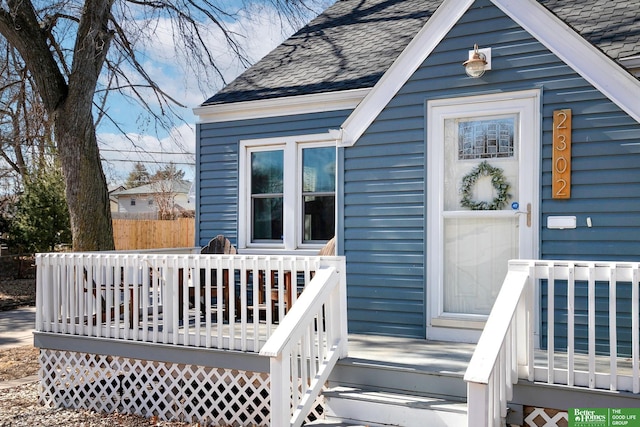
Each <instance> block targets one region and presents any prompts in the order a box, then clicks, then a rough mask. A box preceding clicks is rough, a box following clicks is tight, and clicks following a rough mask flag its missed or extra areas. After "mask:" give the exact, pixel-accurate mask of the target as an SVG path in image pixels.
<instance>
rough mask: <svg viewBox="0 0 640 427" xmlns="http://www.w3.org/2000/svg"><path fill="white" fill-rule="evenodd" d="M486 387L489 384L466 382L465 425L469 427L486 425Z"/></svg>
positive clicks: (487, 398)
mask: <svg viewBox="0 0 640 427" xmlns="http://www.w3.org/2000/svg"><path fill="white" fill-rule="evenodd" d="M488 388H489V386H488V385H486V384H480V383H473V382H468V383H467V425H468V426H469V427H481V426H486V425H487V414H488V413H489V391H488ZM483 423H484V424H483Z"/></svg>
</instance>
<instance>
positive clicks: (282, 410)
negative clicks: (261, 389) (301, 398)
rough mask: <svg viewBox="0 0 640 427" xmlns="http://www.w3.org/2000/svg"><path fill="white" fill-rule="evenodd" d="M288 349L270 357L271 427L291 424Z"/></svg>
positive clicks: (282, 426)
mask: <svg viewBox="0 0 640 427" xmlns="http://www.w3.org/2000/svg"><path fill="white" fill-rule="evenodd" d="M289 358H290V352H289V349H288V348H285V349H283V350H282V352H281V353H280V354H278V356H276V357H271V361H270V371H271V375H270V379H271V384H270V387H271V427H284V426H289V425H290V423H291V421H290V420H291V410H290V406H291V403H290V402H291V390H290V378H291V365H290V363H289Z"/></svg>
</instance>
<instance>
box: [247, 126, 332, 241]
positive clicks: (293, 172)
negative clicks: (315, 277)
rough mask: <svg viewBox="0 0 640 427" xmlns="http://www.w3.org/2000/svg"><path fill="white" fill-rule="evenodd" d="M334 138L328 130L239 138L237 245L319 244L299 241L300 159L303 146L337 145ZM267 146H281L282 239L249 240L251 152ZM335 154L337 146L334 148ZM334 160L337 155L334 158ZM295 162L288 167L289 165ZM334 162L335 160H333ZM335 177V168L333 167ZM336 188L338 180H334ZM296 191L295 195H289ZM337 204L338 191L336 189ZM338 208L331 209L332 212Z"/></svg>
mask: <svg viewBox="0 0 640 427" xmlns="http://www.w3.org/2000/svg"><path fill="white" fill-rule="evenodd" d="M336 145H337V140H336V138H335V137H332V136H331V135H330V134H329V133H325V134H311V135H297V136H285V137H277V138H260V139H247V140H241V141H240V151H239V154H238V163H239V164H238V168H239V182H238V184H239V191H238V249H240V250H243V251H244V252H245V253H248V252H250V251H251V250H252V249H259V250H260V251H261V252H264V251H265V250H268V251H272V250H273V251H294V250H310V251H311V253H313V252H315V251H317V250H318V249H320V248H321V247H322V244H303V243H302V237H303V236H302V230H301V228H300V225H301V224H302V208H301V206H302V182H301V180H300V177H301V176H302V163H301V153H302V149H304V148H312V147H336ZM266 149H283V150H284V171H283V186H284V187H283V192H284V198H283V218H282V222H283V225H282V227H283V234H284V239H283V242H282V243H267V242H259V243H256V242H252V241H251V226H252V222H251V186H250V185H249V183H250V182H251V163H250V160H249V157H250V153H251V152H255V151H258V150H266ZM336 155H337V150H336ZM336 160H337V159H336ZM292 164H294V165H296V166H295V167H288V165H292ZM336 164H337V162H336ZM336 179H337V171H336ZM336 190H337V183H336ZM291 194H295V197H291ZM336 208H337V191H336ZM336 213H337V212H334V215H335V214H336Z"/></svg>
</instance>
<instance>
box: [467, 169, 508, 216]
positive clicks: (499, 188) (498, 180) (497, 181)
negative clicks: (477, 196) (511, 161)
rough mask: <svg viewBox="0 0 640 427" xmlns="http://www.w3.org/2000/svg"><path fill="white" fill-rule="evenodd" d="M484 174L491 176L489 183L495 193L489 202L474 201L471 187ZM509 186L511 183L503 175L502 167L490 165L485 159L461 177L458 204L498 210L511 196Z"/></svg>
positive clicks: (475, 208)
mask: <svg viewBox="0 0 640 427" xmlns="http://www.w3.org/2000/svg"><path fill="white" fill-rule="evenodd" d="M484 176H490V177H491V184H492V185H493V188H494V189H495V190H496V193H497V195H496V197H494V199H493V200H492V201H491V202H485V201H476V200H473V198H472V193H473V187H474V186H475V185H476V182H477V181H478V179H479V178H481V177H484ZM510 188H511V185H510V184H509V183H508V182H507V180H506V178H505V177H504V174H503V171H502V169H500V168H497V167H494V166H491V165H490V164H489V163H487V161H486V160H485V161H483V162H482V163H480V164H478V166H476V167H475V168H473V169H472V170H471V172H469V173H468V174H467V175H465V176H464V177H462V185H461V187H460V193H461V194H462V199H460V205H462V206H463V207H465V208H469V209H471V210H474V211H483V210H484V211H491V210H500V209H502V208H503V207H504V206H505V205H506V204H507V201H508V200H509V199H510V198H511V194H509V189H510Z"/></svg>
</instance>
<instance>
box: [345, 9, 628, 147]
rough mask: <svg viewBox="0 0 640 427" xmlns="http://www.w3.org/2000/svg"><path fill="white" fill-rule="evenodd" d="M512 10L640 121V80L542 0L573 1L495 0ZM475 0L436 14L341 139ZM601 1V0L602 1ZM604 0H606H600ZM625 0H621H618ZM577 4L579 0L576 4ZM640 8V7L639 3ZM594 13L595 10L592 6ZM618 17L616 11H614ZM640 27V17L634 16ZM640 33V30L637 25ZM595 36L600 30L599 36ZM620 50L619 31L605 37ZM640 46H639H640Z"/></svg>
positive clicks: (371, 114)
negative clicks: (617, 37)
mask: <svg viewBox="0 0 640 427" xmlns="http://www.w3.org/2000/svg"><path fill="white" fill-rule="evenodd" d="M490 1H491V2H492V3H493V4H494V5H495V6H497V7H498V8H500V9H501V10H502V11H503V12H504V13H505V14H506V15H507V16H509V17H510V18H511V19H513V20H514V21H515V22H516V23H518V24H519V25H520V26H522V27H523V28H524V29H525V30H526V31H528V32H529V33H530V34H531V35H532V36H534V37H535V38H536V39H538V40H539V41H540V42H541V43H542V44H544V45H545V46H546V47H547V48H548V49H549V50H550V51H551V52H553V53H554V54H555V55H557V56H558V57H559V58H560V59H562V60H563V61H564V62H565V63H567V64H568V65H569V66H570V67H572V68H573V69H574V70H575V71H576V72H577V73H578V74H580V75H581V76H582V77H583V78H584V79H585V80H587V81H588V82H589V83H591V84H592V85H593V86H594V87H596V88H597V89H598V90H600V91H601V92H602V93H604V94H605V95H606V96H607V97H609V98H610V99H611V100H612V101H613V102H615V103H616V104H617V105H618V106H619V107H620V108H622V109H623V110H624V111H625V112H627V113H628V114H629V115H630V116H631V117H633V118H634V119H635V120H636V121H638V122H640V103H638V99H640V81H639V80H638V79H636V78H634V77H633V76H632V75H631V74H630V73H628V72H627V71H625V70H624V69H623V68H621V67H620V66H618V65H617V64H616V63H615V62H614V60H613V59H612V58H611V57H609V56H607V55H605V54H604V53H603V52H602V51H600V50H599V49H597V48H596V47H594V46H593V45H592V44H591V43H590V42H589V41H587V40H586V39H585V38H583V37H582V36H581V35H580V34H578V33H576V31H574V30H573V29H572V28H571V27H570V26H569V25H567V24H566V23H565V22H563V21H562V20H561V19H559V18H558V17H557V16H555V15H554V14H553V13H551V12H550V11H549V10H548V9H546V8H545V7H543V6H542V5H541V3H542V2H546V3H549V4H551V3H558V4H559V3H562V4H569V3H572V2H569V1H559V0H540V2H538V1H535V0H517V1H515V0H490ZM473 2H474V1H473V0H465V2H464V4H461V2H460V1H459V0H444V1H443V2H442V5H441V6H440V8H438V10H437V11H436V13H434V15H433V17H432V18H431V19H430V20H429V21H428V22H427V23H426V24H425V26H424V27H423V28H422V29H421V30H420V31H419V32H418V34H417V35H416V36H415V37H414V38H413V40H411V43H409V45H408V46H407V47H406V49H405V50H404V51H403V52H402V53H401V54H400V55H399V56H398V58H397V59H396V61H395V62H394V63H393V64H392V65H391V67H389V69H388V70H387V72H386V73H385V74H384V75H383V76H382V78H381V79H380V80H379V81H378V83H377V84H376V85H375V86H374V87H373V89H372V90H371V91H370V92H369V94H368V95H367V96H366V97H365V98H364V100H363V101H362V102H361V103H360V104H359V105H358V107H356V109H355V110H354V111H353V113H352V114H351V115H350V116H349V117H348V118H347V120H346V121H345V123H344V124H343V126H342V127H341V129H340V145H342V146H350V145H353V144H354V143H355V142H356V141H357V140H358V138H360V136H362V134H363V133H364V132H365V130H366V129H367V128H368V127H369V125H370V124H371V123H372V122H373V121H374V120H375V118H376V117H377V116H378V114H380V112H381V111H382V109H383V108H384V107H385V106H386V105H387V103H389V101H391V99H392V98H393V97H394V96H395V94H396V93H397V92H398V90H400V88H401V87H402V86H403V85H404V84H405V83H406V81H407V80H408V79H409V77H411V75H412V74H413V73H414V72H415V71H416V70H417V69H418V67H419V66H420V65H421V64H422V63H423V62H424V60H425V59H426V58H427V57H428V56H429V54H430V53H431V52H432V51H433V49H434V48H435V47H436V46H437V45H438V43H440V41H442V39H443V38H444V37H445V36H446V34H447V33H448V31H449V30H450V29H451V28H452V27H453V26H454V25H455V23H456V22H457V21H458V20H459V19H460V17H461V16H462V15H463V14H464V13H465V12H466V11H467V10H468V8H469V7H470V6H471V5H472V4H473ZM596 3H597V1H596ZM600 3H602V2H600ZM613 3H619V2H613ZM620 3H624V2H620ZM574 5H575V4H574ZM639 8H640V7H639ZM592 13H593V11H592ZM612 19H613V17H612ZM633 20H634V22H635V23H636V24H635V27H638V22H640V21H638V17H637V16H636V17H634V18H633ZM635 35H636V36H638V29H637V28H636V31H635ZM594 37H595V36H594ZM599 39H600V40H601V41H604V40H606V41H608V42H607V43H606V44H605V45H606V46H608V47H610V48H611V49H614V48H613V47H612V46H614V45H615V46H618V48H617V49H614V50H615V51H616V52H617V53H618V54H620V52H621V51H622V49H620V48H619V47H620V43H617V44H616V43H612V42H611V43H609V41H610V40H611V39H615V37H610V36H608V37H600V38H599ZM637 48H638V46H636V49H637Z"/></svg>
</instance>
